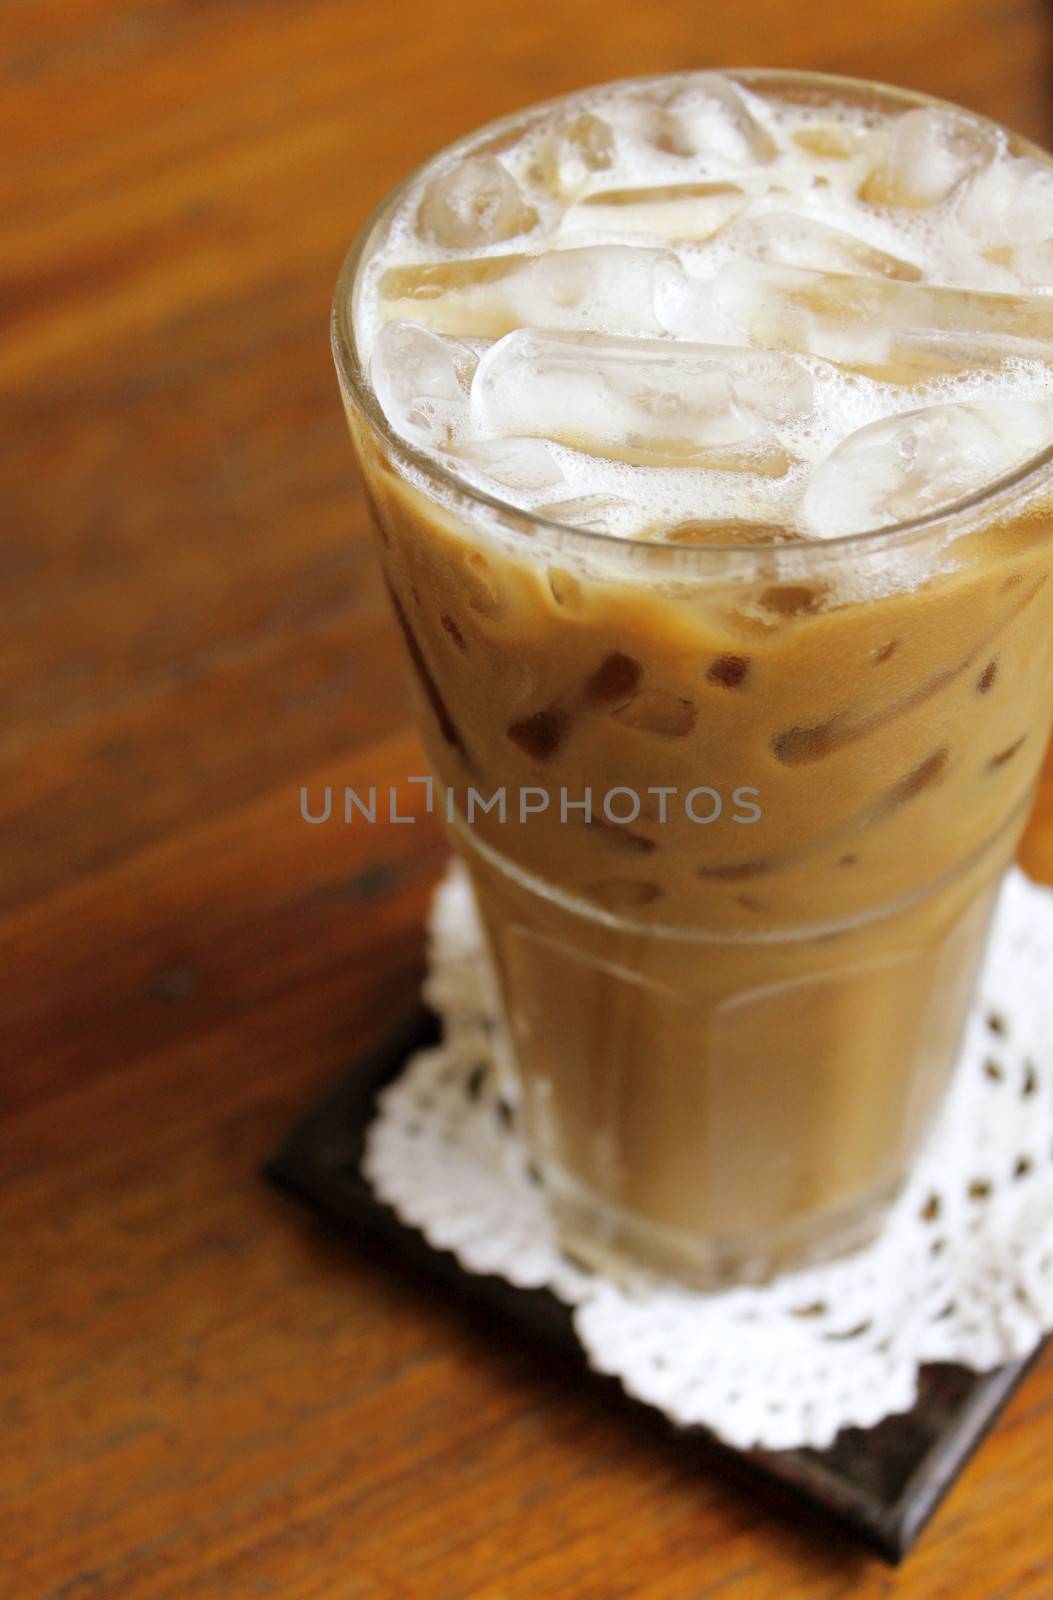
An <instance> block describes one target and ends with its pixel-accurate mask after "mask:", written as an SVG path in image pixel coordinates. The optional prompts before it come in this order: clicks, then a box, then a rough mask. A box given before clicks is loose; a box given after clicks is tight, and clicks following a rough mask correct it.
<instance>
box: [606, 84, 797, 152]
mask: <svg viewBox="0 0 1053 1600" xmlns="http://www.w3.org/2000/svg"><path fill="white" fill-rule="evenodd" d="M625 111H626V113H627V120H628V122H629V125H630V127H631V128H632V131H633V132H634V133H635V134H636V135H637V137H638V138H641V139H644V140H645V141H646V142H647V143H648V144H650V145H652V146H653V147H654V148H655V149H656V150H659V151H661V152H662V154H663V155H671V156H681V157H690V156H702V157H705V158H708V159H709V160H714V159H716V160H720V161H728V162H731V163H733V164H734V165H736V166H743V165H747V164H749V165H756V164H758V163H760V164H763V165H766V164H767V163H768V162H770V161H773V160H774V159H775V156H776V155H777V154H778V146H777V145H776V142H775V140H774V139H773V138H772V136H771V134H770V133H769V132H768V129H767V128H766V127H765V125H764V122H763V118H762V116H761V115H760V114H759V113H760V105H759V102H758V101H757V99H756V97H755V96H753V95H751V94H749V93H748V91H746V90H744V89H741V88H739V87H738V86H737V85H736V84H734V83H732V82H731V80H730V79H729V78H725V77H724V76H723V75H722V74H720V73H717V72H706V73H700V74H697V75H696V76H695V77H694V78H693V79H692V80H691V81H690V83H686V82H685V83H683V84H677V85H674V86H673V88H672V89H652V90H650V91H647V92H645V93H643V94H640V95H638V96H636V97H635V98H634V99H633V100H631V101H629V102H628V103H627V105H626V107H625Z"/></svg>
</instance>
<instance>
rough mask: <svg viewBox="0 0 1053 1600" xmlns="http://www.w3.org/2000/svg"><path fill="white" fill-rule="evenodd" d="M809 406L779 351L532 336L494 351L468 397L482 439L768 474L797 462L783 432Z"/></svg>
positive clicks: (806, 390)
mask: <svg viewBox="0 0 1053 1600" xmlns="http://www.w3.org/2000/svg"><path fill="white" fill-rule="evenodd" d="M811 405H812V379H811V375H810V374H809V372H808V371H807V370H806V368H805V367H804V366H802V365H801V364H800V363H799V362H796V361H794V360H793V359H792V358H791V357H787V356H782V355H777V354H775V353H773V352H769V351H754V350H736V349H720V348H717V347H709V346H704V345H688V344H683V343H671V342H664V341H661V340H656V339H611V338H607V337H604V336H603V335H597V334H567V333H563V334H561V333H551V332H547V333H546V332H537V331H534V330H530V329H521V330H519V331H518V332H516V333H511V334H509V335H508V336H507V337H506V338H505V339H502V340H501V341H500V342H499V343H498V344H496V345H494V346H493V348H492V349H490V350H489V351H488V352H487V353H486V355H485V356H484V357H483V358H482V360H481V361H480V363H479V366H478V369H477V371H476V374H475V377H474V379H473V382H472V391H471V418H472V426H473V429H474V430H475V432H476V433H477V434H480V435H484V436H485V435H495V434H496V435H501V434H530V435H535V436H538V437H545V438H552V439H557V440H559V441H560V442H561V443H564V444H569V445H572V446H574V447H575V448H577V449H580V450H587V451H589V452H591V453H593V454H596V455H603V456H613V457H615V458H616V459H618V460H622V461H639V462H649V463H655V464H658V465H663V466H677V465H680V466H685V465H691V464H694V463H702V464H705V465H708V466H709V467H710V468H711V469H713V470H717V471H747V472H752V473H755V474H759V475H762V476H772V477H777V476H779V475H781V474H782V473H783V472H785V471H786V470H787V469H788V467H789V466H790V464H791V460H792V458H791V456H790V455H789V453H788V452H787V450H786V448H785V446H784V445H782V443H781V442H780V441H779V439H778V438H777V437H776V434H775V429H776V427H777V426H778V425H779V424H780V423H785V422H787V421H791V420H797V419H800V418H802V417H804V416H806V415H807V413H808V412H809V411H810V409H811Z"/></svg>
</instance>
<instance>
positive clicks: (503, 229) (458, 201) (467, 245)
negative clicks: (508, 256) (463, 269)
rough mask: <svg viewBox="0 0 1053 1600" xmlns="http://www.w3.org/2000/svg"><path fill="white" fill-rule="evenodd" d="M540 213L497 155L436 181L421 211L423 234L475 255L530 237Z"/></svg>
mask: <svg viewBox="0 0 1053 1600" xmlns="http://www.w3.org/2000/svg"><path fill="white" fill-rule="evenodd" d="M536 222H537V212H536V211H535V210H534V208H533V206H530V205H528V204H527V202H526V201H525V200H524V198H523V196H522V194H521V193H520V189H519V185H518V184H517V183H516V180H515V179H514V178H513V176H512V174H511V173H510V172H509V171H508V170H507V168H506V167H503V166H502V165H501V163H500V161H498V159H497V157H496V156H492V155H486V156H471V157H469V159H468V160H467V161H462V162H461V163H460V164H459V165H458V166H456V167H452V168H451V169H450V171H449V172H443V173H440V174H439V175H438V177H435V178H432V180H431V182H430V183H429V184H428V186H427V188H426V189H425V191H424V193H423V195H422V196H421V201H420V205H419V207H418V210H417V232H418V233H419V234H420V236H421V238H422V239H431V240H433V241H434V243H435V244H438V245H441V246H442V247H443V248H444V249H448V250H473V249H478V248H479V247H480V246H481V245H487V244H499V243H500V242H501V241H502V240H504V239H513V238H515V237H516V235H517V234H520V233H527V232H528V231H529V230H530V229H531V228H532V227H533V226H534V224H535V223H536Z"/></svg>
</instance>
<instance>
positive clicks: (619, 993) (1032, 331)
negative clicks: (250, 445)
mask: <svg viewBox="0 0 1053 1600" xmlns="http://www.w3.org/2000/svg"><path fill="white" fill-rule="evenodd" d="M794 85H796V87H795V86H794ZM354 319H355V329H356V336H357V342H358V346H359V350H360V353H361V355H362V359H363V363H364V364H365V365H366V366H367V367H368V371H369V374H370V379H371V383H372V387H373V390H374V392H375V395H376V397H377V400H378V401H379V404H380V406H381V407H382V409H383V412H384V414H385V416H386V418H387V422H388V424H389V426H390V428H391V430H392V431H393V433H394V434H395V435H396V436H397V437H398V438H400V439H401V440H403V441H405V443H406V444H408V445H410V446H412V447H413V450H414V451H415V452H418V454H417V455H416V457H415V458H414V457H413V456H410V455H404V456H400V457H399V459H397V460H396V459H395V457H396V455H398V452H397V450H395V449H394V448H386V447H385V446H384V445H383V444H382V442H381V441H380V438H379V435H378V434H377V432H376V431H375V430H371V429H370V428H369V427H367V426H366V425H365V423H364V422H363V420H362V418H361V417H360V416H359V415H358V414H357V413H355V412H354V411H353V412H352V426H353V430H354V432H355V435H356V438H357V440H358V444H359V447H360V452H361V454H362V458H363V462H364V466H365V469H366V475H367V481H368V484H369V488H370V493H371V497H372V500H373V502H374V506H375V509H376V513H377V519H378V526H379V529H380V532H381V539H382V554H383V560H384V566H385V573H386V576H387V580H388V584H389V587H390V589H391V591H392V595H393V598H394V601H395V607H396V612H397V616H398V619H399V623H400V626H401V628H402V630H403V633H404V635H405V637H406V641H407V646H408V649H409V654H410V658H411V661H412V664H413V667H414V671H415V676H416V681H417V684H418V688H419V691H420V693H419V702H420V718H421V727H422V731H423V734H424V738H425V741H426V744H427V748H428V751H429V755H430V757H431V760H432V762H433V764H434V767H435V770H436V772H437V774H438V776H439V778H440V779H441V782H442V784H443V785H444V786H445V789H446V790H447V791H448V795H449V801H450V815H451V817H452V818H453V831H454V835H455V840H456V843H457V844H458V847H459V848H460V849H461V851H462V853H463V854H464V856H465V859H466V860H467V862H468V864H469V867H470V868H471V871H472V874H473V879H474V881H475V884H476V888H477V891H478V894H479V899H480V905H481V909H482V912H483V916H484V920H485V922H486V925H487V928H488V932H489V936H490V940H491V944H492V948H493V953H494V957H495V960H496V963H497V967H498V971H499V974H500V977H501V980H502V985H503V993H504V999H505V1004H506V1009H507V1012H508V1020H509V1025H510V1028H511V1030H512V1037H513V1041H514V1044H515V1049H516V1054H517V1059H518V1065H519V1069H520V1074H521V1078H522V1083H523V1087H524V1109H525V1113H526V1120H527V1124H528V1131H529V1134H530V1137H531V1139H532V1141H533V1143H534V1147H535V1151H536V1154H537V1157H538V1165H539V1168H540V1170H541V1172H542V1175H543V1178H544V1180H545V1182H546V1184H547V1185H548V1187H549V1190H550V1193H551V1195H552V1197H553V1203H554V1206H555V1210H556V1215H557V1219H558V1220H559V1222H560V1225H561V1227H562V1228H563V1230H564V1233H565V1235H566V1237H567V1240H568V1243H569V1244H570V1245H571V1246H572V1247H573V1248H575V1249H576V1250H578V1251H579V1252H584V1253H585V1254H587V1255H589V1256H590V1257H592V1258H604V1259H609V1256H608V1253H609V1252H613V1253H614V1254H615V1255H616V1254H617V1253H618V1252H622V1253H625V1254H628V1255H630V1256H632V1257H633V1258H635V1259H643V1260H645V1261H648V1262H650V1263H652V1264H655V1265H658V1266H661V1267H665V1268H667V1269H669V1270H671V1271H674V1272H676V1273H677V1274H679V1275H681V1276H683V1277H685V1278H688V1279H690V1280H692V1281H697V1282H704V1283H705V1282H714V1281H721V1280H723V1279H726V1278H734V1277H741V1276H750V1275H757V1274H761V1273H764V1272H767V1271H770V1270H772V1269H773V1268H774V1267H777V1266H779V1265H781V1264H784V1263H785V1262H787V1261H792V1260H795V1259H798V1258H801V1257H803V1256H807V1255H809V1254H822V1253H828V1252H829V1251H830V1250H832V1249H836V1248H842V1247H844V1246H845V1245H847V1244H849V1243H851V1242H853V1241H855V1240H857V1239H858V1238H860V1237H863V1236H865V1234H866V1232H867V1231H868V1230H869V1229H872V1227H873V1225H874V1224H875V1221H876V1220H877V1219H878V1218H879V1216H880V1212H881V1208H882V1206H883V1205H884V1204H885V1203H886V1202H887V1201H888V1199H889V1198H890V1197H891V1196H892V1195H893V1194H894V1193H895V1191H896V1189H897V1187H898V1185H899V1184H900V1183H901V1181H902V1178H903V1175H904V1173H905V1171H906V1170H907V1167H908V1165H909V1162H910V1160H911V1158H912V1157H913V1155H914V1153H915V1152H916V1149H917V1147H918V1144H919V1141H920V1140H921V1138H922V1137H923V1135H924V1133H925V1132H926V1131H927V1129H928V1127H929V1126H930V1124H931V1120H932V1117H933V1115H934V1113H935V1111H936V1109H937V1107H938V1105H939V1102H940V1098H941V1095H942V1093H943V1091H944V1089H945V1087H946V1083H947V1080H948V1075H949V1073H950V1070H951V1068H952V1066H953V1061H954V1056H955V1052H956V1049H957V1045H958V1041H959V1037H960V1033H961V1028H962V1024H963V1018H964V1015H965V1009H966V1006H967V1003H968V999H969V994H970V990H971V985H972V982H973V978H974V974H975V968H976V964H977V961H978V959H979V955H980V952H981V949H982V943H983V938H984V934H985V930H986V926H987V918H988V914H989V910H990V904H991V900H992V896H993V894H994V892H995V889H996V887H997V881H998V876H999V874H1000V872H1001V870H1002V869H1003V867H1004V866H1005V865H1006V863H1007V862H1008V861H1009V859H1010V858H1011V856H1012V853H1013V850H1014V848H1015V844H1016V841H1017V839H1018V837H1019V833H1020V830H1021V828H1022V826H1023V822H1024V820H1025V818H1026V815H1027V811H1028V808H1029V806H1030V802H1031V797H1032V794H1033V789H1034V784H1035V780H1036V776H1037V772H1038V769H1039V765H1040V762H1041V758H1042V754H1043V749H1044V744H1045V739H1046V735H1047V732H1048V723H1049V716H1050V706H1051V695H1053V642H1051V630H1050V622H1051V620H1053V618H1051V612H1053V585H1051V584H1049V583H1048V575H1049V566H1050V549H1049V537H1050V531H1051V523H1053V510H1051V501H1050V494H1049V492H1048V487H1047V490H1046V492H1045V494H1044V495H1043V492H1042V490H1041V484H1040V483H1038V481H1037V480H1035V479H1028V483H1027V488H1026V490H1025V489H1019V490H1016V489H1012V488H1007V489H1006V490H1005V491H1004V492H1003V493H1001V494H1000V495H994V496H989V497H988V499H987V501H986V502H985V504H984V506H983V507H982V508H981V509H979V510H977V511H976V512H973V513H969V512H963V513H961V514H959V515H958V516H957V517H955V518H952V519H948V520H946V521H944V522H943V523H940V524H938V525H936V526H935V527H929V528H926V527H925V526H922V527H920V528H919V530H917V531H916V532H914V533H910V532H905V533H904V532H897V533H895V534H893V535H891V536H887V537H883V536H881V535H880V534H879V533H878V534H875V536H874V537H872V538H871V539H869V540H868V539H862V540H856V541H854V542H853V541H848V542H847V543H846V542H845V541H844V536H846V535H856V534H862V533H866V532H868V531H871V530H880V529H891V528H893V527H898V526H899V525H901V524H904V523H909V522H910V521H911V519H915V518H924V517H926V516H929V515H930V514H931V513H933V512H935V511H938V510H939V509H940V508H941V507H950V506H952V505H954V504H955V503H957V502H960V501H962V500H963V499H964V498H966V497H968V496H970V495H975V494H977V493H978V492H979V491H982V490H985V489H987V488H989V486H990V485H992V484H993V483H995V482H996V481H997V480H999V479H1001V478H1003V477H1005V476H1006V475H1008V474H1012V473H1013V472H1014V471H1017V470H1018V469H1020V468H1022V467H1023V466H1024V465H1025V464H1026V463H1027V462H1028V461H1029V460H1030V459H1031V458H1033V457H1035V456H1036V455H1037V454H1038V453H1039V452H1041V451H1043V450H1045V449H1047V448H1048V447H1049V446H1050V444H1051V443H1053V167H1051V166H1050V165H1049V164H1048V163H1047V162H1046V161H1045V160H1043V159H1041V158H1040V157H1039V156H1038V155H1037V154H1036V153H1033V152H1030V151H1026V150H1024V148H1023V147H1022V146H1020V145H1019V144H1015V143H1014V142H1013V141H1012V140H1011V139H1010V138H1009V137H1008V136H1007V135H1005V134H1004V133H1002V132H1001V131H1000V130H998V129H996V128H993V127H992V126H991V125H989V124H986V123H983V122H981V121H979V120H977V119H972V118H970V117H968V116H966V114H965V113H960V112H955V111H954V110H952V109H951V108H946V107H933V106H928V105H915V104H914V103H912V102H910V101H909V100H906V99H905V98H904V99H903V100H902V101H899V100H897V97H895V96H894V95H893V94H891V93H887V92H878V91H866V90H865V89H864V88H863V87H862V86H856V87H855V88H853V87H852V86H850V85H842V84H838V83H837V82H836V81H834V80H831V82H830V84H829V85H819V86H817V85H816V83H815V82H812V83H811V84H810V85H808V86H805V87H802V81H801V80H791V79H789V78H787V77H785V76H782V77H778V76H777V77H772V78H766V77H765V75H763V74H758V75H754V76H750V75H747V76H746V77H745V78H744V79H743V80H742V81H738V80H733V79H732V78H728V77H717V76H715V75H710V74H697V75H694V76H689V77H686V78H683V79H676V80H659V81H653V82H650V83H647V82H643V83H637V84H631V85H615V86H612V87H611V88H608V89H603V90H597V91H593V92H590V93H588V94H585V95H582V96H580V97H577V98H575V99H573V100H571V101H565V102H561V103H558V104H557V105H554V106H552V107H549V108H542V109H541V110H540V111H538V112H536V113H530V114H528V115H527V116H526V117H524V118H523V119H522V123H521V125H520V126H516V127H510V128H507V129H506V130H504V131H502V132H499V133H497V134H495V133H494V132H493V131H492V130H491V131H489V132H484V133H483V134H481V135H480V136H479V137H478V139H477V140H476V141H474V142H468V144H467V145H465V146H462V147H460V148H459V149H458V150H457V151H455V152H453V153H451V154H449V155H447V156H444V157H440V158H438V159H437V160H436V162H434V163H433V164H432V165H431V166H430V167H429V168H427V169H426V170H425V171H424V173H423V174H422V175H421V176H420V177H419V178H418V179H417V180H416V181H415V182H414V183H412V184H411V185H410V186H409V188H408V189H407V190H406V191H405V193H404V194H403V196H402V197H401V199H400V200H399V202H398V203H397V204H396V205H395V207H394V208H393V210H391V211H390V212H389V213H388V214H387V216H386V217H385V218H384V219H383V222H382V225H381V229H380V232H379V234H378V235H377V236H375V246H374V250H373V252H372V253H371V255H370V256H369V258H368V259H367V261H366V262H365V264H364V267H363V268H362V270H361V271H360V273H359V278H358V286H357V292H356V296H355V303H354ZM429 461H430V462H432V463H434V464H435V465H437V466H439V467H441V468H442V469H444V471H445V473H446V474H449V477H445V478H444V477H443V475H442V473H439V474H437V475H436V474H433V473H432V472H431V471H430V470H429V468H428V465H427V463H428V462H429ZM458 482H459V483H460V484H462V485H468V486H469V487H470V488H471V489H473V490H475V491H476V492H477V498H476V500H475V502H474V506H473V508H472V509H466V508H467V507H469V505H470V504H471V502H468V501H466V500H465V498H464V496H463V494H459V493H458V490H457V487H456V485H457V483H458ZM488 497H489V498H488ZM496 502H500V504H501V505H503V506H505V507H510V508H517V510H518V512H522V513H528V514H530V515H528V516H518V515H517V510H516V509H513V510H510V511H506V512H502V511H501V509H500V506H499V505H498V504H496ZM531 516H532V517H533V518H534V519H536V520H535V521H534V522H533V523H531ZM551 524H559V525H561V526H563V527H564V528H565V529H566V530H567V531H566V533H565V534H563V535H561V534H560V532H559V529H558V528H556V527H553V526H551ZM530 527H533V528H534V529H535V531H534V532H533V533H530V532H524V531H523V530H524V529H525V528H530ZM472 788H474V789H475V790H476V791H477V792H478V793H479V794H482V795H484V796H490V795H492V794H493V793H494V792H495V791H496V790H498V789H499V788H503V789H504V790H505V791H506V794H507V805H506V812H505V816H504V820H502V819H501V816H500V815H499V814H498V812H497V810H496V809H494V810H491V811H490V812H483V811H481V810H478V809H476V810H475V812H474V815H472V816H471V818H470V819H469V816H468V811H469V802H468V799H467V797H468V795H469V791H470V790H471V789H472ZM524 790H529V791H532V792H533V793H534V794H535V797H536V795H537V794H538V792H540V793H541V794H543V795H546V796H548V803H547V805H546V807H545V809H540V801H538V800H536V799H535V805H536V807H537V809H535V811H534V813H533V814H531V815H529V816H527V817H526V818H525V819H523V818H521V817H520V814H519V798H518V797H519V795H520V794H521V792H522V791H524ZM586 791H589V793H590V798H591V802H592V811H591V815H590V814H589V812H588V810H587V809H586V806H585V803H584V801H585V796H586ZM615 791H618V794H617V795H616V794H615ZM686 795H691V796H693V799H692V800H691V802H690V804H689V805H688V806H686V807H685V804H684V796H686ZM605 800H609V801H610V804H609V805H608V806H606V807H605V806H604V803H603V802H604V801H605Z"/></svg>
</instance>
